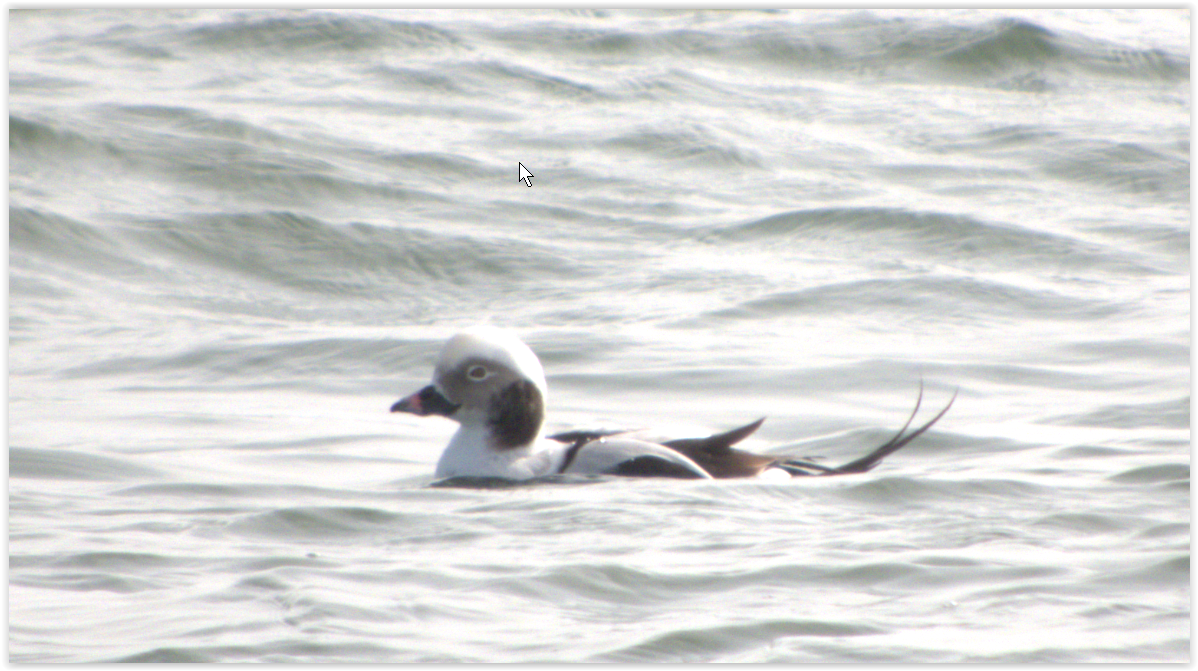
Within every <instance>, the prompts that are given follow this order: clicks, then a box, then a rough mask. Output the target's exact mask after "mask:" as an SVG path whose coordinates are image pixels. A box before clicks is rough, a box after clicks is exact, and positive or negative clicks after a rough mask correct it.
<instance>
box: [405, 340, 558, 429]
mask: <svg viewBox="0 0 1198 671" xmlns="http://www.w3.org/2000/svg"><path fill="white" fill-rule="evenodd" d="M547 397H548V389H547V387H546V384H545V371H544V369H542V368H541V362H540V361H539V360H538V359H537V355H536V354H533V352H532V350H531V349H529V348H528V345H525V344H524V343H522V342H520V339H519V338H517V337H516V336H515V335H514V334H512V333H511V332H509V331H505V330H503V329H499V328H495V327H493V326H478V327H475V328H471V329H468V330H466V331H463V332H461V333H459V334H457V335H455V336H453V337H452V338H450V339H449V341H448V342H446V343H445V346H444V347H443V348H442V349H441V354H440V355H439V356H438V357H437V365H436V368H434V370H433V383H432V384H431V385H429V386H427V387H425V388H423V389H421V390H420V391H418V392H416V393H414V394H412V395H410V396H408V397H406V398H403V399H401V400H400V401H398V402H397V403H395V405H393V406H391V412H410V413H412V414H414V415H421V416H425V415H442V416H444V417H448V418H450V419H452V420H454V421H457V422H459V423H460V424H461V425H462V426H463V427H470V428H473V429H482V430H484V431H485V432H486V434H487V435H488V442H489V444H490V447H492V448H493V449H497V450H506V449H515V448H519V447H523V446H526V445H528V444H530V443H532V441H534V440H535V439H536V437H537V435H538V434H539V433H540V430H541V424H542V422H543V421H544V419H545V402H546V399H547Z"/></svg>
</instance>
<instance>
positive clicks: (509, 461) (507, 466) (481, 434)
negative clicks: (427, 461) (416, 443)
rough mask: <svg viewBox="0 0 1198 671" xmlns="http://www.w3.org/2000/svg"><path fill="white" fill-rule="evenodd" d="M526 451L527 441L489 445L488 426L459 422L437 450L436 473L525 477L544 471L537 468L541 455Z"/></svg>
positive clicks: (441, 476)
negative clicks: (506, 447) (535, 456)
mask: <svg viewBox="0 0 1198 671" xmlns="http://www.w3.org/2000/svg"><path fill="white" fill-rule="evenodd" d="M534 444H535V441H534ZM530 454H532V446H531V445H526V446H524V447H518V448H516V449H512V450H496V449H493V448H492V447H491V435H490V430H489V429H488V428H487V427H486V426H478V425H473V424H471V425H466V424H463V425H462V426H461V427H459V428H458V431H457V433H455V434H453V438H451V439H450V441H449V445H447V446H446V447H445V451H444V452H442V453H441V459H440V460H438V461H437V472H436V477H438V478H453V477H460V476H468V477H497V478H513V479H526V478H533V477H537V476H539V475H544V474H545V473H543V472H541V471H543V470H544V467H543V466H542V465H541V463H540V462H541V461H543V459H529V458H528V457H529V455H530ZM533 462H536V463H533Z"/></svg>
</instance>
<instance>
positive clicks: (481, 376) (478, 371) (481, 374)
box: [466, 366, 491, 380]
mask: <svg viewBox="0 0 1198 671" xmlns="http://www.w3.org/2000/svg"><path fill="white" fill-rule="evenodd" d="M490 374H491V372H490V371H488V370H487V369H486V368H483V367H482V366H471V368H470V370H468V371H466V375H468V376H470V379H471V380H485V379H487V376H488V375H490Z"/></svg>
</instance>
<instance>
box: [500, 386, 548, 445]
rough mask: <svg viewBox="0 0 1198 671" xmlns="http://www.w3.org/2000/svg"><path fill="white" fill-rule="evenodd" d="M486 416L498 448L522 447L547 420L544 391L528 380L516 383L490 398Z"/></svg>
mask: <svg viewBox="0 0 1198 671" xmlns="http://www.w3.org/2000/svg"><path fill="white" fill-rule="evenodd" d="M487 415H488V417H487V423H488V424H489V425H490V427H491V432H492V435H493V436H494V437H495V445H494V446H495V448H497V449H501V450H510V449H514V448H517V447H523V446H524V445H527V444H529V443H531V442H532V441H533V439H534V438H536V437H537V432H538V431H540V430H541V422H542V421H543V420H544V418H545V402H544V399H542V398H541V390H540V389H537V386H536V385H535V384H533V383H531V382H529V381H527V380H521V381H519V382H513V383H512V384H510V385H508V386H507V387H506V388H505V389H504V390H503V391H501V392H499V393H498V394H496V395H495V397H494V398H492V399H491V407H490V408H489V409H488V412H487Z"/></svg>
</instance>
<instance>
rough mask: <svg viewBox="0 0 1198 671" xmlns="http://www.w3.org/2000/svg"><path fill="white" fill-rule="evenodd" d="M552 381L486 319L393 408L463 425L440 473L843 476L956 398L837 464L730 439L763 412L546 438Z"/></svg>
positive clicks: (866, 466) (863, 467)
mask: <svg viewBox="0 0 1198 671" xmlns="http://www.w3.org/2000/svg"><path fill="white" fill-rule="evenodd" d="M546 398H547V387H546V384H545V373H544V371H543V370H542V368H541V362H540V361H539V360H538V359H537V356H536V355H535V354H533V352H532V350H531V349H529V348H528V346H527V345H525V344H524V343H523V342H521V341H520V340H519V339H518V338H517V337H516V336H515V335H513V334H512V333H510V332H508V331H504V330H501V329H498V328H494V327H489V326H483V327H476V328H473V329H469V330H467V331H464V332H462V333H459V334H457V335H455V336H453V337H452V338H450V339H449V341H448V342H446V343H445V347H444V348H443V349H442V350H441V354H440V356H439V357H438V359H437V365H436V368H435V370H434V371H433V383H432V384H430V385H428V386H427V387H424V388H423V389H421V390H420V391H418V392H416V393H414V394H412V395H410V396H408V397H406V398H403V399H401V400H399V401H398V402H396V403H395V404H394V405H392V406H391V412H408V413H412V414H414V415H420V416H427V415H441V416H443V417H448V418H450V419H452V420H454V421H456V422H458V424H460V427H459V428H458V430H457V433H455V434H454V435H453V438H452V439H450V441H449V445H448V446H447V447H446V448H445V451H444V452H443V453H442V454H441V459H440V460H439V461H438V462H437V471H436V477H437V478H454V477H480V478H505V479H512V480H527V479H530V478H537V477H544V476H552V475H557V474H591V475H597V474H603V475H626V476H656V477H674V478H706V479H710V478H745V477H760V476H770V475H777V476H802V475H845V474H849V473H864V472H866V471H868V470H870V469H871V468H873V467H874V466H876V465H877V464H878V463H879V462H881V461H882V459H884V458H886V457H887V456H889V455H890V454H892V453H894V452H895V451H896V450H898V449H899V448H901V447H903V446H904V445H906V444H907V443H910V442H911V441H912V440H914V439H915V438H916V437H917V436H919V435H920V434H922V433H923V432H925V431H927V430H928V429H929V428H930V427H931V426H932V425H933V424H935V423H936V422H937V420H939V419H940V418H941V417H943V416H944V413H946V412H948V409H949V408H950V407H952V404H953V401H954V400H956V394H955V393H954V394H953V398H952V400H950V401H949V402H948V405H946V406H945V407H944V409H943V410H941V411H940V412H939V413H938V414H937V415H936V416H935V417H933V418H932V419H931V420H930V421H928V422H927V423H925V424H924V425H923V426H920V427H919V428H917V429H915V430H914V431H912V432H910V433H907V429H908V427H910V426H911V420H912V419H914V418H915V414H916V413H917V412H918V411H919V404H920V400H922V398H923V385H922V384H921V385H920V395H919V400H917V401H916V403H915V410H914V411H912V413H911V417H910V418H908V420H907V423H906V424H905V425H903V428H902V429H900V430H899V432H898V433H897V434H895V436H894V437H893V438H891V439H890V440H889V441H887V442H886V443H885V444H883V445H881V446H879V447H878V448H876V449H875V450H873V451H872V452H870V453H869V454H867V455H865V456H864V457H861V458H860V459H856V460H854V461H850V462H849V463H847V464H844V465H842V466H839V467H829V466H822V465H820V464H816V463H812V462H810V461H804V460H798V459H788V458H786V457H774V456H769V455H764V454H754V453H752V452H746V451H744V450H738V449H735V448H733V447H732V446H733V445H734V444H736V443H738V442H740V441H741V440H743V439H744V438H745V437H747V436H748V435H749V434H751V433H753V432H754V431H756V430H757V427H759V426H761V423H762V422H763V421H765V418H764V417H763V418H761V419H759V420H757V421H755V422H753V423H751V424H746V425H745V426H742V427H740V428H737V429H733V430H731V431H728V432H726V433H720V434H716V435H712V436H708V437H706V438H682V439H677V440H666V441H661V442H650V441H648V440H642V439H638V438H637V437H636V436H635V435H634V434H632V433H625V432H613V431H567V432H564V433H557V434H554V435H551V436H546V437H544V438H542V437H541V424H542V423H543V421H544V419H545V403H546Z"/></svg>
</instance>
